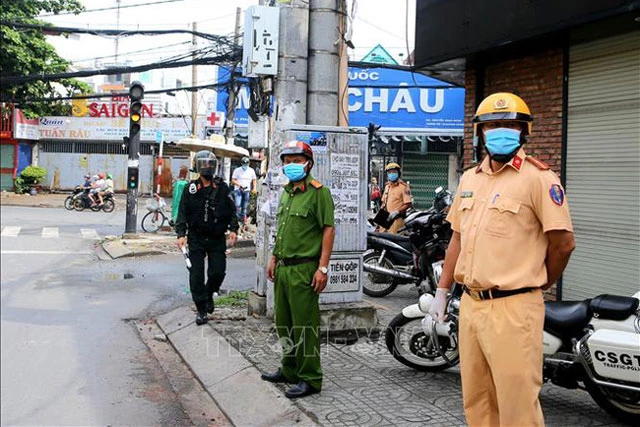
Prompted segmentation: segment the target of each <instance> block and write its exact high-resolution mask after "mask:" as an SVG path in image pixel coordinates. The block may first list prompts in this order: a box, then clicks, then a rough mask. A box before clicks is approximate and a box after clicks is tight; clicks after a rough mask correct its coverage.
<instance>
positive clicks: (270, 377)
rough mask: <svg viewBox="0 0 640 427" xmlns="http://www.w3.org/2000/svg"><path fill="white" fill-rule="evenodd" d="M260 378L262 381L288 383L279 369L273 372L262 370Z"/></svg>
mask: <svg viewBox="0 0 640 427" xmlns="http://www.w3.org/2000/svg"><path fill="white" fill-rule="evenodd" d="M260 378H262V379H263V380H264V381H269V382H270V383H288V382H289V381H287V378H285V376H284V375H282V371H280V369H278V370H277V371H276V372H273V373H267V372H263V373H262V375H260Z"/></svg>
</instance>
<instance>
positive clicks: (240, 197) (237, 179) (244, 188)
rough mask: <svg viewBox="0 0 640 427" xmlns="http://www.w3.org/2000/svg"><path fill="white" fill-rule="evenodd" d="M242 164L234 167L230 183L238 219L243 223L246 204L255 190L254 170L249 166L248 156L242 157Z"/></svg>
mask: <svg viewBox="0 0 640 427" xmlns="http://www.w3.org/2000/svg"><path fill="white" fill-rule="evenodd" d="M241 164H242V166H240V167H239V168H236V169H235V170H234V171H233V175H232V176H231V184H233V185H234V186H235V192H234V194H235V202H236V209H237V214H238V221H239V222H242V223H244V221H245V216H246V214H247V205H248V204H249V198H250V197H251V194H255V192H256V191H257V188H258V186H257V178H256V172H255V171H254V170H253V169H252V168H250V167H249V158H248V157H243V158H242V160H241Z"/></svg>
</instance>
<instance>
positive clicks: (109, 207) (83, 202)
mask: <svg viewBox="0 0 640 427" xmlns="http://www.w3.org/2000/svg"><path fill="white" fill-rule="evenodd" d="M96 198H97V196H96ZM91 203H92V202H91V199H90V198H89V190H88V189H87V190H84V191H83V192H82V193H79V194H77V195H76V196H75V200H74V201H73V208H74V209H75V210H77V211H83V210H85V209H91V210H92V211H94V212H98V211H100V210H101V209H102V210H103V211H105V212H113V210H114V209H115V207H116V203H115V200H114V198H113V193H107V194H105V195H104V196H102V206H98V204H95V205H93V206H91Z"/></svg>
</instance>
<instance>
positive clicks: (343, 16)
mask: <svg viewBox="0 0 640 427" xmlns="http://www.w3.org/2000/svg"><path fill="white" fill-rule="evenodd" d="M340 5H341V6H340V10H339V11H338V12H339V17H340V18H339V19H340V34H341V36H340V43H339V44H338V54H339V56H340V66H339V70H338V126H341V127H347V126H348V125H349V92H348V91H349V53H348V52H347V44H346V43H345V41H344V37H343V35H344V34H346V32H347V9H346V2H342V1H341V2H340Z"/></svg>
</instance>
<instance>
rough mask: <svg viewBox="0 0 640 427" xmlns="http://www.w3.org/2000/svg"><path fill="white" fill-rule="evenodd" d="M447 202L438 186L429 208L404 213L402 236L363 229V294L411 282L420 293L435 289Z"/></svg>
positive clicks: (447, 195) (448, 197) (375, 294)
mask: <svg viewBox="0 0 640 427" xmlns="http://www.w3.org/2000/svg"><path fill="white" fill-rule="evenodd" d="M451 203H452V196H451V193H450V192H449V191H447V190H445V189H443V188H442V187H438V188H437V189H436V196H435V199H434V203H433V206H432V207H431V208H430V209H429V210H427V211H416V212H413V213H411V214H410V215H409V216H407V218H406V219H405V227H404V228H403V229H402V232H403V233H406V235H403V234H392V233H380V232H375V231H374V232H367V251H366V252H365V253H364V254H363V259H362V262H363V269H364V271H365V272H367V273H368V274H367V277H366V279H367V280H365V281H364V284H363V292H364V293H365V294H367V295H369V296H372V297H383V296H385V295H388V294H390V293H391V292H393V291H394V289H395V288H396V287H397V286H398V285H403V284H414V285H415V286H416V287H417V288H418V291H419V292H420V293H424V292H428V291H431V292H433V291H434V290H435V287H436V285H437V284H438V281H437V279H436V277H435V273H434V272H435V271H438V270H442V264H443V262H444V255H445V252H446V250H447V246H448V244H449V239H450V238H451V234H452V232H451V227H450V225H449V223H448V222H446V221H445V217H446V212H447V210H448V207H449V206H450V205H451Z"/></svg>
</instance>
